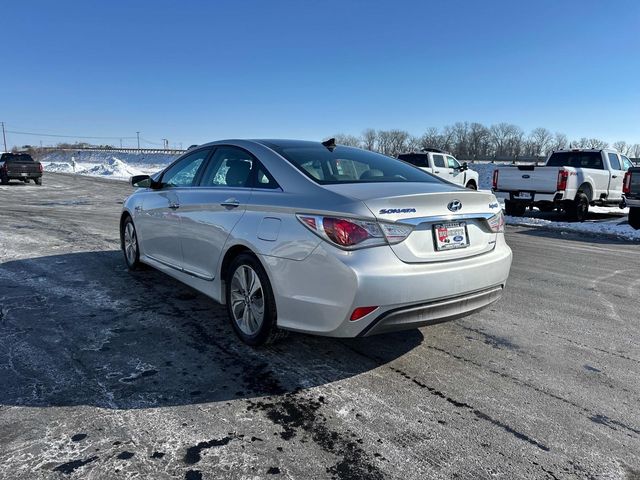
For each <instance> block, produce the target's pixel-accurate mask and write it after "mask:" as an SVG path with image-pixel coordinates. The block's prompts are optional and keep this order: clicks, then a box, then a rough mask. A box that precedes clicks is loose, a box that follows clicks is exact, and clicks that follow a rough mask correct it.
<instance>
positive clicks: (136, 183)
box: [131, 175, 161, 188]
mask: <svg viewBox="0 0 640 480" xmlns="http://www.w3.org/2000/svg"><path fill="white" fill-rule="evenodd" d="M160 185H161V184H160V183H158V182H155V181H154V180H153V178H151V177H150V176H149V175H134V176H133V177H131V186H132V187H136V188H158V187H159V186H160Z"/></svg>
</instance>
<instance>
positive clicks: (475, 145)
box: [333, 122, 640, 160]
mask: <svg viewBox="0 0 640 480" xmlns="http://www.w3.org/2000/svg"><path fill="white" fill-rule="evenodd" d="M333 137H334V138H335V139H336V142H337V143H339V144H342V145H349V146H354V147H360V148H365V149H367V150H374V151H377V152H381V153H384V154H385V155H391V156H396V155H398V154H399V153H403V152H410V151H420V150H421V149H423V148H427V147H434V148H440V149H442V150H446V151H448V152H451V153H453V154H454V155H455V156H456V157H458V158H460V159H465V160H473V159H501V158H504V159H506V158H509V159H512V158H525V157H528V158H532V157H545V156H546V155H547V154H548V153H549V152H551V151H552V150H559V149H563V148H571V147H574V148H606V147H609V144H608V143H607V142H605V141H603V140H600V139H598V138H586V137H583V138H580V139H578V140H572V141H569V139H568V138H567V136H566V135H565V134H564V133H561V132H555V133H553V132H551V131H549V130H547V129H546V128H542V127H539V128H535V129H533V130H531V132H529V133H528V134H527V133H526V132H525V131H524V130H522V129H521V128H520V127H518V126H517V125H513V124H511V123H506V122H502V123H497V124H494V125H491V126H489V127H487V126H485V125H483V124H481V123H477V122H473V123H469V122H457V123H455V124H453V125H447V126H445V127H443V128H436V127H431V128H428V129H427V130H426V131H425V132H424V133H423V134H422V135H421V136H414V135H411V134H410V133H409V132H407V131H405V130H396V129H394V130H374V129H372V128H367V129H366V130H364V131H363V132H362V134H361V135H360V136H355V135H347V134H341V133H340V134H336V135H333ZM612 147H614V148H616V149H617V150H618V151H620V152H621V153H622V154H624V155H627V156H629V157H632V158H640V143H635V144H630V143H627V142H624V141H622V140H621V141H618V142H615V143H614V144H613V145H612Z"/></svg>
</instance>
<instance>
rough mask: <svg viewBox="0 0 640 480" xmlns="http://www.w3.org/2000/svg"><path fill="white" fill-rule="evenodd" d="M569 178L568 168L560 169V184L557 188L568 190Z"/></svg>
mask: <svg viewBox="0 0 640 480" xmlns="http://www.w3.org/2000/svg"><path fill="white" fill-rule="evenodd" d="M568 178H569V172H567V171H566V170H560V171H559V172H558V185H557V186H556V190H566V189H567V179H568Z"/></svg>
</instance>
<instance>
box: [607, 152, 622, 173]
mask: <svg viewBox="0 0 640 480" xmlns="http://www.w3.org/2000/svg"><path fill="white" fill-rule="evenodd" d="M609 163H610V164H611V169H612V170H622V167H621V166H620V160H619V159H618V155H617V154H615V153H610V154H609Z"/></svg>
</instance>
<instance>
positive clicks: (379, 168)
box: [269, 144, 443, 185]
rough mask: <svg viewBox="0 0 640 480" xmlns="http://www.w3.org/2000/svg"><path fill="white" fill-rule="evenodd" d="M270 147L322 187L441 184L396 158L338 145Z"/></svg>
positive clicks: (439, 181)
mask: <svg viewBox="0 0 640 480" xmlns="http://www.w3.org/2000/svg"><path fill="white" fill-rule="evenodd" d="M269 147H271V148H273V149H274V150H275V151H276V152H278V153H279V154H280V155H282V156H283V157H284V158H285V159H287V160H288V161H289V162H291V163H292V164H293V165H294V166H296V167H297V168H298V169H299V170H301V171H302V172H303V173H304V174H306V175H307V176H308V177H310V178H311V179H312V180H314V181H316V182H317V183H319V184H321V185H329V184H337V183H370V182H425V183H443V182H442V181H441V180H438V179H437V178H436V177H434V176H432V175H429V174H428V173H426V172H424V171H422V170H420V169H418V168H416V167H413V166H411V165H408V164H407V163H405V162H403V161H400V160H398V159H396V158H391V157H387V156H386V155H381V154H379V153H375V152H370V151H368V150H361V149H359V148H353V147H344V146H341V145H339V146H337V147H336V148H335V149H334V150H333V152H332V151H330V150H329V149H328V148H326V147H324V146H322V145H321V144H317V145H315V144H306V145H295V146H284V147H280V146H278V145H269Z"/></svg>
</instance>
